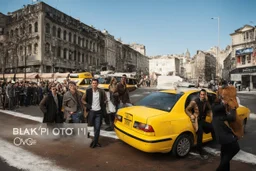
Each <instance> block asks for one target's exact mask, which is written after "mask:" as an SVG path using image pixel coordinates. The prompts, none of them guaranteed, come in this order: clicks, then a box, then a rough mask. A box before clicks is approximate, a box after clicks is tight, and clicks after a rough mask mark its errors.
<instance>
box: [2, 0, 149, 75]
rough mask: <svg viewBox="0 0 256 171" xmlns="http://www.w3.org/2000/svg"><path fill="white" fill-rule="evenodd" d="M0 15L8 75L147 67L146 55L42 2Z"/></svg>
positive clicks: (133, 69)
mask: <svg viewBox="0 0 256 171" xmlns="http://www.w3.org/2000/svg"><path fill="white" fill-rule="evenodd" d="M0 16H3V18H5V19H6V20H7V23H6V24H5V26H4V31H3V32H4V35H3V36H2V38H0V39H3V40H4V41H2V42H4V43H2V44H3V46H4V49H5V50H6V53H5V55H4V56H3V55H2V58H3V59H6V62H5V63H6V65H5V66H6V68H5V69H4V70H5V73H14V72H20V73H23V72H25V71H26V72H39V73H49V72H81V71H91V72H96V71H100V70H106V69H109V68H113V69H114V70H116V69H117V68H118V70H122V69H127V70H132V71H136V69H137V68H146V67H145V65H147V68H148V58H147V57H146V56H145V55H138V54H139V52H137V51H135V50H133V49H132V48H130V47H129V46H127V45H125V44H122V43H120V42H119V41H117V40H115V39H114V37H113V36H111V35H109V34H108V33H106V32H104V31H103V32H101V31H100V30H97V29H95V28H94V27H91V26H88V25H86V24H84V23H82V22H80V21H79V20H77V19H74V18H72V17H71V16H68V15H67V14H65V13H63V12H61V11H59V10H57V9H55V8H53V7H51V6H49V5H47V4H45V3H43V2H38V3H36V4H33V5H27V6H24V8H22V9H19V10H17V11H14V12H12V13H9V14H8V15H6V16H5V15H2V14H1V15H0ZM0 31H1V30H0ZM119 59H122V60H121V61H122V63H118V62H117V61H118V60H119ZM140 60H142V62H139V63H138V62H137V61H140ZM138 64H140V65H138ZM119 65H120V66H119ZM122 65H124V66H122ZM25 68H26V70H25ZM122 71H123V70H122Z"/></svg>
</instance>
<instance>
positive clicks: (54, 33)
mask: <svg viewBox="0 0 256 171" xmlns="http://www.w3.org/2000/svg"><path fill="white" fill-rule="evenodd" d="M52 36H53V37H56V27H55V26H53V27H52Z"/></svg>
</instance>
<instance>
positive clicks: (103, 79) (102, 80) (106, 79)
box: [98, 77, 111, 84]
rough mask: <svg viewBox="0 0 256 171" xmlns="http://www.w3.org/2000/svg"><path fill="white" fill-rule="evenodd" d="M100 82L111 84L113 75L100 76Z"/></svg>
mask: <svg viewBox="0 0 256 171" xmlns="http://www.w3.org/2000/svg"><path fill="white" fill-rule="evenodd" d="M98 80H99V84H110V81H111V77H106V78H99V79H98Z"/></svg>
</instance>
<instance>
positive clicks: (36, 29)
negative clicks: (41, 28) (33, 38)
mask: <svg viewBox="0 0 256 171" xmlns="http://www.w3.org/2000/svg"><path fill="white" fill-rule="evenodd" d="M35 32H36V33H37V32H38V22H35Z"/></svg>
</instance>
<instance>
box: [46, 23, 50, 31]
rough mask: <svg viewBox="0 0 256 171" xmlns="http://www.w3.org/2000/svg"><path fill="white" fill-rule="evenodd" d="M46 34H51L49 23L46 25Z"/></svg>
mask: <svg viewBox="0 0 256 171" xmlns="http://www.w3.org/2000/svg"><path fill="white" fill-rule="evenodd" d="M45 32H46V33H48V34H50V24H49V23H46V25H45Z"/></svg>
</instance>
